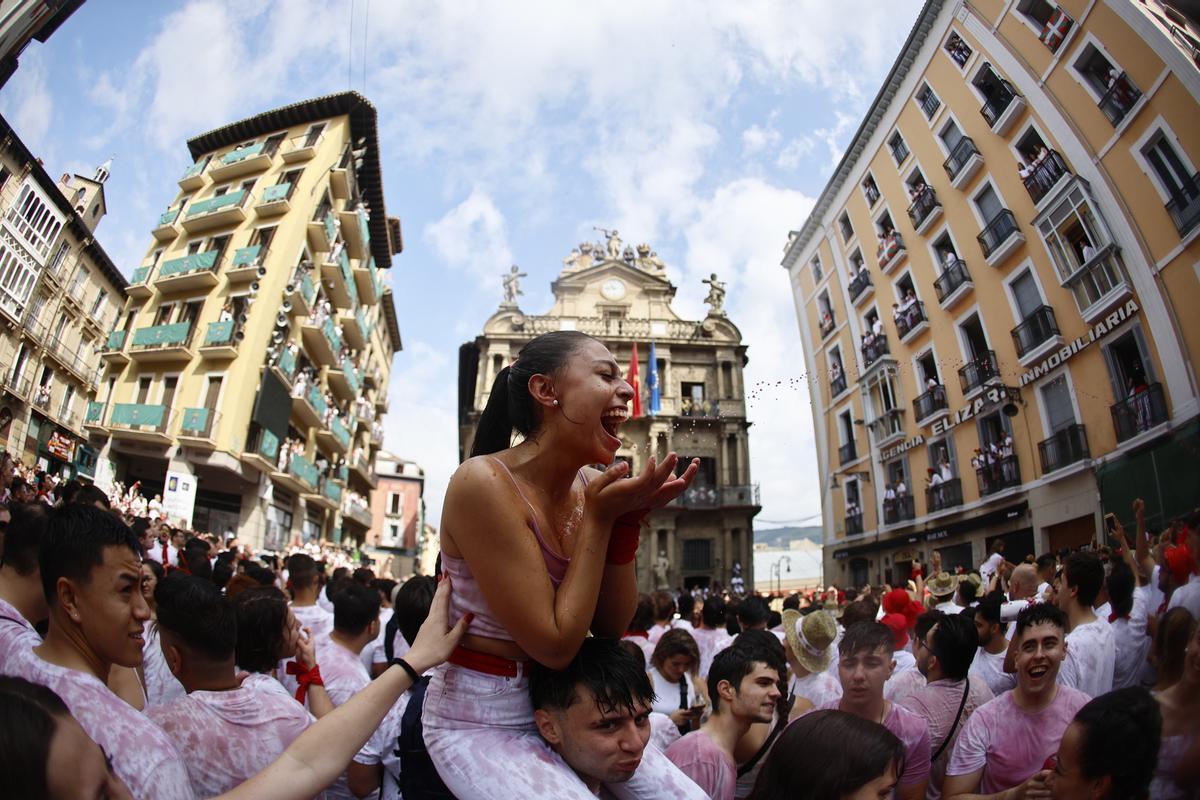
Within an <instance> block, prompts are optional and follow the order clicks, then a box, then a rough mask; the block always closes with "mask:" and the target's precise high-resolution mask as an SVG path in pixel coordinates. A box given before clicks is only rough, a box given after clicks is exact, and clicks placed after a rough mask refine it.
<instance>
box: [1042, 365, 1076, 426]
mask: <svg viewBox="0 0 1200 800" xmlns="http://www.w3.org/2000/svg"><path fill="white" fill-rule="evenodd" d="M1040 391H1041V393H1042V406H1043V407H1044V408H1045V410H1046V427H1047V428H1048V429H1049V431H1050V433H1057V432H1058V431H1061V430H1062V429H1063V428H1069V427H1070V426H1072V425H1074V424H1075V407H1074V406H1073V405H1072V404H1071V390H1070V389H1069V388H1068V386H1067V376H1066V375H1065V374H1063V375H1059V376H1058V377H1057V378H1054V379H1052V380H1049V381H1047V382H1046V383H1045V384H1044V385H1043V386H1042V387H1041V390H1040Z"/></svg>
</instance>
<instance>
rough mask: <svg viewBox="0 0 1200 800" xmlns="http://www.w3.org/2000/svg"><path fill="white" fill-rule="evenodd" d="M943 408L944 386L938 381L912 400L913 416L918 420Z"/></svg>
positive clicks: (944, 402) (944, 406)
mask: <svg viewBox="0 0 1200 800" xmlns="http://www.w3.org/2000/svg"><path fill="white" fill-rule="evenodd" d="M945 408H947V404H946V387H945V386H943V385H942V384H940V383H939V384H938V385H937V386H934V387H933V388H932V389H930V390H929V391H927V392H925V393H924V394H922V395H920V396H918V397H917V399H916V400H913V418H914V419H916V420H918V421H919V420H923V419H925V418H926V417H928V416H929V415H930V414H932V413H934V412H935V411H941V410H943V409H945Z"/></svg>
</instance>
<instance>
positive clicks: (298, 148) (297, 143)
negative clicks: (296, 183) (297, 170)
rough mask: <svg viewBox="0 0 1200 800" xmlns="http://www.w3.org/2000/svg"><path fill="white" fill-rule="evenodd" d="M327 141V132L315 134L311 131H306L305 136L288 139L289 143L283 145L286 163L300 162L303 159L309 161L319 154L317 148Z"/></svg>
mask: <svg viewBox="0 0 1200 800" xmlns="http://www.w3.org/2000/svg"><path fill="white" fill-rule="evenodd" d="M324 141H325V134H323V133H318V134H317V135H316V136H313V135H312V134H311V133H306V134H304V135H303V136H294V137H292V138H291V139H288V141H287V144H285V145H284V147H283V153H282V155H283V161H284V163H286V164H298V163H300V162H301V161H308V160H309V159H311V158H312V157H313V156H315V155H316V154H317V148H319V147H320V146H321V144H322V143H323V142H324Z"/></svg>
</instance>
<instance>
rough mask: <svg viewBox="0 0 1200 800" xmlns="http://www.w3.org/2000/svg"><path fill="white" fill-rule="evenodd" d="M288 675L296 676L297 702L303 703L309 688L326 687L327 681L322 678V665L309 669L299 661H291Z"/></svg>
mask: <svg viewBox="0 0 1200 800" xmlns="http://www.w3.org/2000/svg"><path fill="white" fill-rule="evenodd" d="M287 674H288V675H295V676H296V683H297V688H296V701H297V702H300V703H303V702H304V698H305V697H307V696H308V687H309V686H324V685H325V680H324V679H323V678H322V677H321V665H320V664H313V668H312V669H308V668H307V667H305V666H304V665H303V664H301V663H300V662H299V661H290V662H288V665H287Z"/></svg>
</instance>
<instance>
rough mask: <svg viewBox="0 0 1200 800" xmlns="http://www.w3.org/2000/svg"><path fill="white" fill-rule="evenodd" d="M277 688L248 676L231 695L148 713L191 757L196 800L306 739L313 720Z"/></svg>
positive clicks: (191, 697) (196, 697) (195, 697)
mask: <svg viewBox="0 0 1200 800" xmlns="http://www.w3.org/2000/svg"><path fill="white" fill-rule="evenodd" d="M268 681H269V682H270V683H274V684H275V686H279V683H278V682H277V681H275V680H274V679H273V678H270V677H268V676H266V675H250V676H249V677H247V678H246V680H245V681H244V682H243V683H242V685H241V686H240V687H238V688H237V689H231V690H230V691H227V692H192V693H191V694H187V695H185V696H183V697H180V698H178V699H176V700H172V701H171V702H169V703H166V704H165V705H159V706H151V707H150V708H148V709H147V710H146V716H147V717H149V718H150V719H151V720H152V721H153V722H154V723H155V724H156V725H158V727H160V728H162V730H163V731H164V732H165V733H166V734H167V735H168V736H169V737H171V741H173V742H175V744H176V745H177V746H178V748H179V750H180V752H182V753H187V760H186V762H185V764H186V766H187V771H188V776H189V777H190V778H191V782H192V790H193V791H194V792H195V793H196V796H197V797H213V796H215V795H218V794H221V793H222V792H226V791H229V790H230V789H232V788H234V787H235V786H238V785H240V784H242V783H244V782H245V781H247V780H249V779H250V778H251V777H253V776H254V775H256V774H258V773H259V772H261V771H262V770H263V769H265V768H266V767H267V765H269V764H270V763H271V762H272V761H274V760H275V759H276V758H278V757H279V755H280V754H281V753H283V751H284V750H285V749H287V746H288V745H290V744H291V743H292V742H293V741H294V740H295V739H296V737H298V736H299V735H300V734H302V733H304V731H305V729H307V728H308V726H309V724H311V721H312V717H311V716H310V715H309V713H308V712H307V711H305V710H304V707H303V706H301V705H300V704H299V703H297V702H296V701H295V699H293V698H291V697H288V696H287V694H286V692H285V691H284V689H283V687H282V686H279V689H278V691H275V690H273V689H264V688H263V687H261V686H259V685H258V684H262V683H265V682H268Z"/></svg>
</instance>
